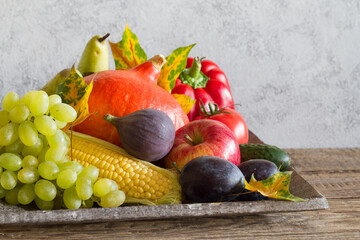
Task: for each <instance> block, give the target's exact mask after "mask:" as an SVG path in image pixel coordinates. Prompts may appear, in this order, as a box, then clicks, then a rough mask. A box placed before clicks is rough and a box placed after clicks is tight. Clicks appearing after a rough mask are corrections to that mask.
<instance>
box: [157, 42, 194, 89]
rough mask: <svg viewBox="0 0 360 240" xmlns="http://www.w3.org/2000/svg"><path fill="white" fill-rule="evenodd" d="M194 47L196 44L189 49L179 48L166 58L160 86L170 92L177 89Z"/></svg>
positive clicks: (159, 82)
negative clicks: (177, 82) (177, 83)
mask: <svg viewBox="0 0 360 240" xmlns="http://www.w3.org/2000/svg"><path fill="white" fill-rule="evenodd" d="M194 46H195V44H192V45H190V46H187V47H179V48H177V49H175V50H174V51H173V52H172V53H171V54H170V55H169V56H168V57H166V64H165V65H164V66H163V67H162V68H161V71H160V77H159V79H158V85H159V86H160V87H162V88H163V89H165V90H166V91H168V92H170V90H171V89H173V88H174V87H175V81H176V79H177V78H178V76H179V74H180V73H181V72H182V71H183V70H184V69H185V68H186V63H187V58H188V55H189V52H190V50H191V49H192V48H193V47H194Z"/></svg>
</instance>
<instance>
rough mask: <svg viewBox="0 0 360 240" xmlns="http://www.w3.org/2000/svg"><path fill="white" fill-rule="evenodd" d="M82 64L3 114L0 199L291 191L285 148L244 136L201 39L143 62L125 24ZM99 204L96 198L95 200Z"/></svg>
mask: <svg viewBox="0 0 360 240" xmlns="http://www.w3.org/2000/svg"><path fill="white" fill-rule="evenodd" d="M108 36H109V34H106V35H105V36H95V37H93V38H92V39H91V40H90V41H89V42H88V44H87V45H86V47H85V50H84V52H83V55H82V57H81V60H80V62H79V64H78V66H77V67H75V66H73V67H72V68H69V69H65V70H63V71H61V72H59V73H58V74H57V75H56V76H55V77H54V78H53V79H51V80H50V81H49V82H48V83H47V84H46V85H45V86H44V87H43V88H42V89H41V90H34V91H30V92H28V93H27V94H25V95H24V96H23V97H22V98H20V97H19V96H18V94H16V93H14V92H10V93H7V94H6V95H5V96H4V97H3V99H2V110H0V154H1V155H0V199H1V198H4V199H5V201H6V202H7V203H8V204H22V205H29V204H30V205H34V206H37V207H38V208H39V209H44V210H48V209H59V208H69V209H77V208H81V207H93V205H94V206H101V207H117V206H120V205H122V204H124V203H125V204H180V203H184V202H221V201H240V200H247V201H249V200H262V199H266V198H268V197H271V198H279V199H285V200H292V201H301V200H302V199H301V198H298V197H295V196H293V195H292V194H290V192H289V182H290V176H291V172H290V171H286V168H287V167H288V166H289V164H290V158H289V156H288V155H287V154H286V153H285V152H284V151H282V150H281V149H279V148H277V147H275V146H270V145H266V144H251V143H248V140H249V135H248V134H249V133H248V129H247V126H246V122H245V120H244V118H243V117H242V116H241V115H240V113H238V112H237V111H236V110H235V108H234V101H233V98H232V95H231V90H230V85H229V83H228V81H227V78H226V75H225V73H224V72H223V71H222V70H221V69H220V68H219V67H218V66H217V65H216V64H215V63H214V62H212V61H210V60H203V59H199V58H198V57H195V58H190V57H188V54H189V52H190V50H191V48H192V47H193V46H194V45H190V46H187V47H181V48H178V49H176V50H174V51H173V52H172V53H171V54H170V55H169V56H168V57H166V58H165V57H163V56H162V55H156V56H154V57H153V58H150V59H147V56H146V53H145V52H144V50H143V49H142V48H141V47H140V44H139V42H138V39H137V37H136V35H135V34H134V33H132V32H131V31H130V29H129V28H128V26H126V29H125V32H124V34H123V39H122V40H121V41H120V42H118V43H112V42H109V43H110V46H111V50H112V53H113V58H114V61H115V66H116V70H110V69H109V51H108V47H107V46H108V45H107V42H106V41H105V40H106V38H107V37H108ZM94 203H95V204H94Z"/></svg>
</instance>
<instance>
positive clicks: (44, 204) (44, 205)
mask: <svg viewBox="0 0 360 240" xmlns="http://www.w3.org/2000/svg"><path fill="white" fill-rule="evenodd" d="M35 204H36V206H37V207H38V208H39V209H41V210H51V209H53V207H54V202H53V201H44V200H42V199H40V198H38V197H36V198H35Z"/></svg>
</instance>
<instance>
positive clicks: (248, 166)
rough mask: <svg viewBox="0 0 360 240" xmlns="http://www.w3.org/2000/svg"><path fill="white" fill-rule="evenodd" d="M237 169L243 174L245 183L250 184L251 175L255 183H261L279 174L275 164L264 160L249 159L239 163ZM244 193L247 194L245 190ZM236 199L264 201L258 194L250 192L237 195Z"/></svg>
mask: <svg viewBox="0 0 360 240" xmlns="http://www.w3.org/2000/svg"><path fill="white" fill-rule="evenodd" d="M239 169H240V170H241V172H242V173H243V174H244V177H245V179H246V181H247V182H250V179H251V175H253V174H254V177H255V179H256V180H257V181H262V180H265V179H267V178H269V177H270V176H272V175H274V174H275V173H278V172H279V169H278V167H277V166H276V164H275V163H273V162H270V161H268V160H265V159H251V160H248V161H246V162H243V163H240V165H239ZM245 192H247V190H245V191H244V193H245ZM236 199H237V200H242V201H255V200H263V199H266V197H265V196H263V195H261V193H259V192H252V193H247V194H242V195H239V196H238V197H237V198H236Z"/></svg>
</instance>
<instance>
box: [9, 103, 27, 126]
mask: <svg viewBox="0 0 360 240" xmlns="http://www.w3.org/2000/svg"><path fill="white" fill-rule="evenodd" d="M29 114H30V110H29V108H28V107H27V106H26V105H25V104H24V103H20V104H18V105H16V106H15V107H13V109H11V111H10V112H9V119H10V121H12V122H14V123H21V122H23V121H25V120H26V119H27V118H28V116H29Z"/></svg>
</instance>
